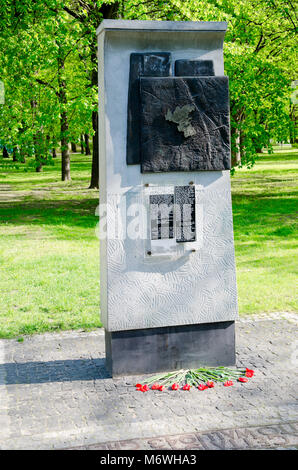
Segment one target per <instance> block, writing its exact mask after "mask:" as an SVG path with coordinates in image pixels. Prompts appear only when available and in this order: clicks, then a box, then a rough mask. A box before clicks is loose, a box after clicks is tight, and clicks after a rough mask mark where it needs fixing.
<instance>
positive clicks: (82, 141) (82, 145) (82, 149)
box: [80, 134, 84, 153]
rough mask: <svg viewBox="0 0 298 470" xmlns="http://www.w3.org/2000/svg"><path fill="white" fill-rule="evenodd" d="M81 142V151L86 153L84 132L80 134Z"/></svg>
mask: <svg viewBox="0 0 298 470" xmlns="http://www.w3.org/2000/svg"><path fill="white" fill-rule="evenodd" d="M80 143H81V153H84V136H83V134H81V135H80Z"/></svg>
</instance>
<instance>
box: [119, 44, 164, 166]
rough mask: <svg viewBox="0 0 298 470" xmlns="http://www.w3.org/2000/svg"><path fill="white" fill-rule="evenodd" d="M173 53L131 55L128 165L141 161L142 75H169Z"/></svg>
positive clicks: (128, 107) (128, 108)
mask: <svg viewBox="0 0 298 470" xmlns="http://www.w3.org/2000/svg"><path fill="white" fill-rule="evenodd" d="M170 67H171V54H170V53H169V52H146V53H137V52H134V53H132V54H131V55H130V72H129V88H128V105H127V151H126V159H127V164H128V165H133V164H136V163H140V119H141V117H140V80H139V78H140V77H168V76H169V75H170Z"/></svg>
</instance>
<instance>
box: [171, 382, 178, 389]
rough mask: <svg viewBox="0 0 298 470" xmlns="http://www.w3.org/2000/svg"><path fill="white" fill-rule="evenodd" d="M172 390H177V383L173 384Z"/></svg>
mask: <svg viewBox="0 0 298 470" xmlns="http://www.w3.org/2000/svg"><path fill="white" fill-rule="evenodd" d="M172 390H179V384H178V383H177V382H175V383H174V384H173V385H172Z"/></svg>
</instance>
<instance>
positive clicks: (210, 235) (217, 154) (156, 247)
mask: <svg viewBox="0 0 298 470" xmlns="http://www.w3.org/2000/svg"><path fill="white" fill-rule="evenodd" d="M226 28H227V24H226V23H224V22H171V21H123V20H104V21H103V22H102V23H101V25H100V27H99V28H98V31H97V34H98V55H99V57H98V60H99V145H100V164H99V168H100V169H99V173H100V206H99V208H100V209H99V212H100V291H101V320H102V323H103V325H104V328H105V342H106V363H107V367H108V369H109V370H110V372H111V373H112V375H113V376H117V375H122V374H139V373H151V372H157V371H170V370H175V369H180V368H197V367H199V366H217V365H224V366H228V365H233V364H235V330H234V322H235V319H236V318H237V315H238V313H237V290H236V275H235V259H234V243H233V219H232V205H231V190H230V172H229V170H230V165H231V158H230V123H229V85H228V78H227V77H226V76H225V75H224V65H223V41H224V35H225V31H226Z"/></svg>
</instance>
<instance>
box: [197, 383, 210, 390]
mask: <svg viewBox="0 0 298 470" xmlns="http://www.w3.org/2000/svg"><path fill="white" fill-rule="evenodd" d="M207 388H208V385H205V384H200V385H199V386H198V389H199V390H206V389H207Z"/></svg>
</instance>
